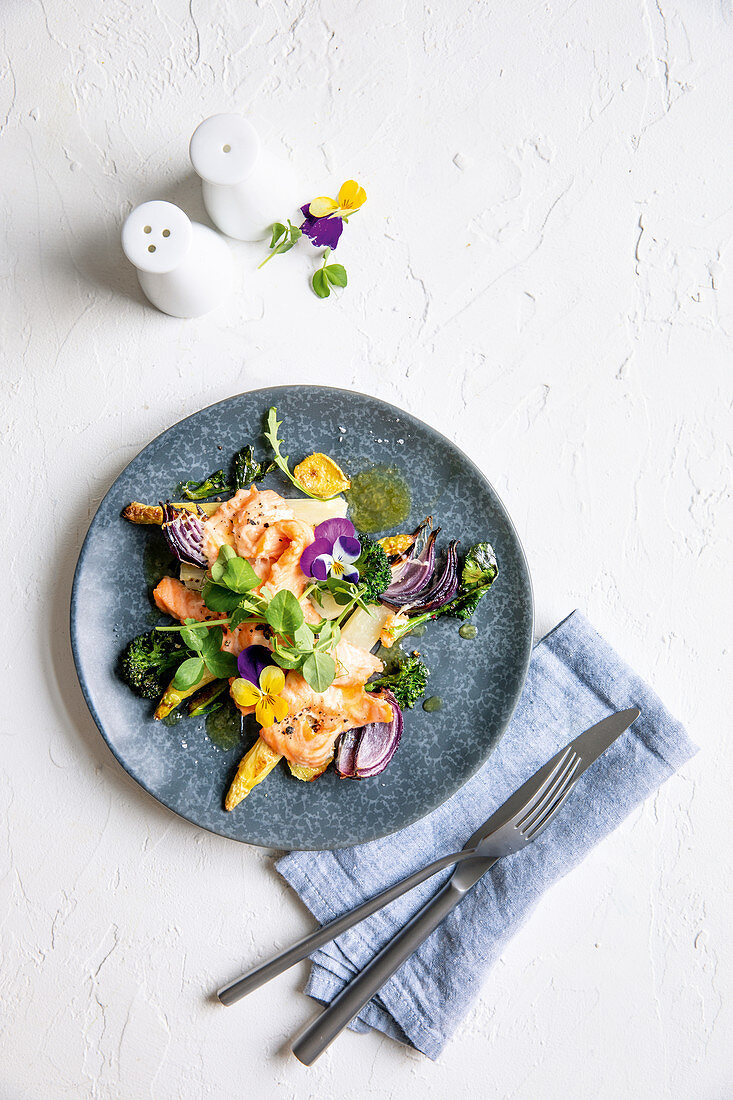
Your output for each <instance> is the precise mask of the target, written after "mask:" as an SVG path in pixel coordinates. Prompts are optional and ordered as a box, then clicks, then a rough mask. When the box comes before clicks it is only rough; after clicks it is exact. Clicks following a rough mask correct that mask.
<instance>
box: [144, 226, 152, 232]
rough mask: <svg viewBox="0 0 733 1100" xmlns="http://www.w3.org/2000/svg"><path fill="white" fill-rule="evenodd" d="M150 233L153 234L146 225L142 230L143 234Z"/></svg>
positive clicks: (150, 228) (150, 227)
mask: <svg viewBox="0 0 733 1100" xmlns="http://www.w3.org/2000/svg"><path fill="white" fill-rule="evenodd" d="M152 232H153V229H152V226H150V225H146V226H145V228H144V229H143V233H152Z"/></svg>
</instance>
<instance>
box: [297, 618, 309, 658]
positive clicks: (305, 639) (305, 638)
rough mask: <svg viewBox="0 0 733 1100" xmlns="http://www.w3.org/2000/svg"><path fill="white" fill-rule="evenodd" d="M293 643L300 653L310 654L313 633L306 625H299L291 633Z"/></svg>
mask: <svg viewBox="0 0 733 1100" xmlns="http://www.w3.org/2000/svg"><path fill="white" fill-rule="evenodd" d="M293 641H294V642H295V644H296V646H297V647H298V649H299V650H300V651H301V652H303V651H305V652H306V653H310V651H311V650H312V649H313V631H312V630H311V629H310V628H309V627H308V625H307V624H306V623H301V624H300V626H299V627H298V628H297V630H294V631H293Z"/></svg>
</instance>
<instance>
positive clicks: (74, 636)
mask: <svg viewBox="0 0 733 1100" xmlns="http://www.w3.org/2000/svg"><path fill="white" fill-rule="evenodd" d="M301 385H302V387H303V388H304V389H306V388H307V389H310V390H322V391H324V392H328V393H332V394H335V395H343V396H344V397H345V398H346V399H348V397H350V396H352V395H353V396H356V397H362V398H366V399H367V400H368V401H373V402H375V403H376V404H378V405H381V406H383V407H384V408H385V409H386V410H388V411H389V412H391V413H395V414H399V416H405V417H407V418H409V419H410V420H412V421H414V422H415V423H416V424H419V425H420V427H422V428H424V429H426V430H427V431H428V432H432V433H433V434H434V435H436V436H438V437H439V438H440V439H441V440H443V441H444V443H445V444H446V445H447V446H448V447H450V448H451V449H452V450H454V451H455V452H456V454H457V455H458V456H459V457H460V458H461V460H462V461H463V462H465V463H466V465H467V466H469V467H470V468H471V469H472V470H473V471H474V473H475V474H477V475H478V477H479V478H480V479H481V480H482V481H484V482H485V483H486V485H487V486H488V488H489V489H490V491H491V493H492V494H493V496H494V499H495V501H496V506H497V508H498V510H499V511H500V512H501V514H502V518H503V520H504V522H505V524H506V526H507V529H508V531H509V532H510V533H511V535H512V537H513V539H514V541H515V544H516V548H517V552H518V556H519V559H520V561H521V564H522V566H523V571H524V575H525V577H526V581H527V592H526V596H527V602H528V612H529V613H528V623H527V631H526V637H525V638H524V639H523V641H524V647H523V650H522V652H521V653H519V654H518V661H519V664H520V675H519V676H518V678H517V685H516V688H515V692H514V699H513V701H512V704H511V707H510V709H509V712H508V714H507V716H506V718H505V720H504V721H503V722H502V723H501V724H500V726H499V727H498V729H497V732H496V735H495V737H494V740H493V742H492V743H491V745H490V746H489V748H488V751H487V753H486V755H485V756H484V757H483V759H481V760H480V761H479V762H478V763H477V765H476V767H475V768H474V769H473V770H472V771H471V772H470V773H465V772H464V773H463V775H462V777H461V782H460V783H458V784H457V785H456V787H455V788H454V790H453V791H452V792H451V793H450V794H449V795H447V796H446V797H445V798H439V799H438V800H437V801H436V802H435V803H434V804H432V805H430V806H429V807H427V808H426V809H424V810H423V811H421V812H420V813H418V814H416V815H415V816H414V817H411V818H408V819H407V820H405V821H403V822H400V823H399V825H397V826H396V827H395V828H394V829H387V830H385V831H383V832H379V833H376V834H374V835H373V836H370V837H369V838H368V839H367V840H365V841H361V842H359V843H370V842H371V841H373V840H381V839H382V838H383V837H385V836H391V835H393V834H394V833H397V832H400V831H401V830H402V829H406V828H409V826H410V825H414V823H415V822H416V821H421V820H422V819H423V818H425V817H427V816H428V815H429V814H431V813H432V812H433V810H436V809H437V808H438V806H440V805H442V804H443V803H444V802H446V801H448V799H449V798H452V797H453V795H454V794H455V793H456V792H457V791H459V790H460V789H461V788H462V787H464V786H465V785H466V783H468V782H469V781H470V780H471V779H472V778H473V776H474V775H476V773H477V772H478V771H480V770H481V768H482V767H483V766H484V764H485V763H486V761H487V760H488V758H489V757H490V756H491V754H492V752H493V751H494V749H495V748H496V746H497V745H498V743H499V741H500V740H501V738H502V737H503V736H504V733H505V731H506V728H507V726H508V725H509V722H510V721H511V719H512V716H513V714H514V711H515V710H516V707H517V704H518V702H519V699H520V696H521V694H522V690H523V688H524V683H525V680H526V678H527V670H528V668H529V661H530V657H531V653H532V645H533V638H534V621H535V611H534V589H533V586H532V575H531V573H530V571H529V565H528V562H527V555H526V554H525V551H524V547H523V545H522V541H521V539H520V538H519V534H518V533H517V529H516V527H515V526H514V523H513V522H512V519H511V517H510V515H509V513H508V511H507V509H506V507H505V506H504V502H503V501H502V499H501V497H500V496H499V494H498V493H497V491H496V489H495V488H494V486H493V485H492V484H491V482H490V481H489V479H488V478H487V477H486V475H485V474H484V473H483V471H482V470H481V469H480V468H479V467H478V466H477V465H476V463H475V462H474V461H473V459H471V458H469V456H468V455H467V454H466V453H465V451H463V450H462V449H461V448H460V447H459V446H458V445H457V444H456V443H454V442H453V441H452V440H451V439H449V438H448V437H447V436H445V435H443V433H442V432H439V431H438V430H437V428H434V427H433V426H432V425H431V424H428V423H426V422H425V421H424V420H421V419H420V418H419V417H417V416H415V415H414V414H413V413H410V412H407V410H405V409H402V408H400V407H399V406H398V405H393V404H391V402H389V401H384V400H383V399H382V398H379V397H374V396H373V395H372V394H368V393H362V392H361V391H360V390H346V389H342V388H340V387H336V386H318V385H312V384H310V383H309V384H308V385H307V386H306V385H305V384H302V383H301V384H299V383H291V384H290V385H280V386H264V387H259V388H257V389H254V390H243V391H242V392H240V393H237V394H231V395H230V396H229V397H225V398H223V399H222V400H221V401H214V402H212V403H211V404H210V405H204V406H203V407H202V408H200V409H197V410H196V411H195V412H193V413H189V415H188V416H184V417H183V418H182V419H181V420H177V421H176V422H175V423H173V424H170V425H169V426H168V427H167V428H164V429H163V431H161V432H159V433H158V434H157V435H156V436H154V437H153V439H151V440H150V442H149V443H147V444H146V445H145V446H144V447H143V448H142V450H140V451H138V452H137V454H135V455H134V456H133V457H132V458H131V459H130V461H129V462H128V463H126V465H125V466H124V467H123V468H122V470H120V472H119V473H118V474H117V476H116V477H115V479H114V481H113V482H112V484H111V485H110V487H109V489H108V490H107V492H106V493H105V494H104V496H103V497H102V499H101V500H100V502H99V504H98V505H97V508H96V509H95V511H94V515H93V516H92V518H91V520H90V522H89V527H88V528H87V533H86V535H85V536H84V541H83V542H82V546H81V550H80V551H79V557H78V560H77V563H76V568H75V569H74V580H73V582H72V586H71V600H70V606H69V632H70V637H71V651H72V654H73V657H74V666H75V668H76V675H77V678H78V680H79V686H80V687H81V691H82V694H83V696H84V701H85V702H86V704H87V707H88V708H89V713H90V714H91V716H92V718H93V719H94V723H95V725H96V726H97V729H98V730H99V732H100V733H101V735H102V737H103V739H104V741H105V743H106V745H107V747H108V748H109V750H110V752H111V753H112V755H113V756H114V758H115V759H116V760H117V762H118V764H119V765H120V767H121V768H123V770H124V771H125V772H126V773H127V774H128V775H129V776H130V777H131V778H132V779H134V780H135V782H136V783H137V784H138V785H139V786H140V787H141V788H142V789H143V790H144V791H145V793H146V794H147V795H149V796H150V797H151V798H153V799H155V801H156V802H158V803H159V804H160V805H162V806H165V807H166V809H167V810H170V812H171V813H173V814H175V815H176V817H179V818H181V819H182V820H183V821H187V822H189V823H190V824H191V825H195V826H196V827H197V828H199V829H203V830H204V832H208V833H212V834H213V835H214V836H220V837H222V838H223V839H225V840H232V841H234V842H235V843H240V844H251V845H253V846H254V847H257V848H268V849H275V850H279V846H278V845H273V844H265V843H264V842H263V841H259V840H246V839H244V838H239V837H232V836H228V835H227V834H226V833H221V832H219V831H218V830H216V829H212V828H209V827H208V826H207V825H202V824H201V823H200V822H198V821H196V820H194V818H192V817H188V816H187V815H186V814H184V813H181V811H180V810H178V809H176V808H175V807H174V806H172V805H171V804H170V803H169V802H168V801H166V800H165V799H163V798H161V797H159V796H158V795H157V794H154V793H153V792H152V791H151V790H150V789H149V787H148V786H147V784H146V782H145V780H144V779H143V778H142V777H141V776H140V775H139V774H137V771H136V769H135V768H134V767H133V766H131V765H130V764H129V763H128V762H127V761H125V760H124V759H123V758H122V756H121V755H120V754H119V752H118V751H117V750H116V748H115V746H114V744H113V743H112V742H111V741H110V739H109V738H108V736H107V733H106V731H105V728H104V724H103V722H102V719H101V717H100V715H99V713H98V711H97V708H96V706H95V704H94V701H93V699H92V695H91V691H90V689H89V687H88V684H87V678H86V675H85V673H84V671H83V669H82V667H81V666H82V658H81V653H80V646H79V639H78V634H79V623H78V621H77V614H76V612H77V604H78V594H77V586H78V585H79V583H80V579H81V575H82V572H83V569H84V560H85V557H86V554H87V551H88V548H89V544H90V538H91V536H92V534H93V528H94V523H95V520H96V518H97V514H98V513H99V512H100V511H101V509H102V508H103V507H104V505H105V504H106V502H107V500H108V499H109V498H110V497H111V496H112V495H113V493H114V492H115V489H116V486H117V483H118V481H119V480H120V479H121V478H122V477H123V476H124V475H125V473H126V472H127V470H128V469H129V467H130V466H132V464H133V463H134V462H136V461H137V460H138V459H139V458H140V457H141V456H142V455H144V454H145V453H146V452H147V451H148V450H150V448H152V447H154V446H155V444H156V443H157V442H158V440H159V439H160V438H161V436H164V435H165V434H166V433H167V432H169V431H171V429H173V428H178V427H181V426H182V425H184V424H186V423H187V421H189V420H193V419H194V418H195V417H197V416H198V415H199V414H200V413H203V412H207V411H209V410H211V409H215V408H217V407H218V406H220V405H228V404H229V403H230V402H231V401H236V400H239V399H240V398H244V397H248V398H257V399H263V400H265V401H268V402H269V404H276V401H274V400H271V399H270V397H269V396H268V395H272V396H273V397H276V395H277V394H278V393H282V392H284V391H292V390H293V389H297V388H300V386H301ZM263 407H264V406H263ZM350 846H353V844H352V842H349V843H347V844H343V845H336V844H334V845H333V846H332V848H333V849H336V848H339V847H350ZM321 850H323V849H322V848H313V847H311V848H309V847H308V846H306V845H303V846H301V847H299V848H298V851H321Z"/></svg>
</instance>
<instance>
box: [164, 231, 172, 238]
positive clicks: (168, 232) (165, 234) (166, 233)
mask: <svg viewBox="0 0 733 1100" xmlns="http://www.w3.org/2000/svg"><path fill="white" fill-rule="evenodd" d="M170 235H171V231H170V229H164V230H163V236H164V237H170Z"/></svg>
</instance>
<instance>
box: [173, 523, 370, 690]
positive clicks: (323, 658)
mask: <svg viewBox="0 0 733 1100" xmlns="http://www.w3.org/2000/svg"><path fill="white" fill-rule="evenodd" d="M261 584H262V581H261V580H260V578H259V577H258V576H257V574H256V573H255V571H254V569H253V568H252V566H251V564H250V563H249V562H248V561H247V560H246V559H245V558H240V557H237V555H236V553H235V552H234V550H233V549H232V548H231V546H227V545H226V544H225V545H223V546H221V547H220V548H219V555H218V557H217V560H216V561H215V562H214V564H213V566H212V568H211V578H210V579H207V581H206V582H205V584H204V587H203V590H202V593H201V594H202V596H203V600H204V603H205V604H206V606H207V608H208V609H209V611H214V612H216V613H218V614H222V613H223V614H224V615H225V617H224V618H219V619H210V620H208V621H205V622H197V621H196V620H195V619H186V621H185V623H184V624H183V625H181V626H159V627H157V628H156V629H157V630H164V631H178V632H179V633H180V635H181V640H182V641H183V642H184V643H185V645H186V646H187V647H188V649H189V650H191V651H192V656H190V657H187V658H186V659H185V660H184V661H183V662H182V664H181V665H180V666H179V668H178V671H177V672H176V675H175V677H174V680H173V684H174V687H175V688H176V689H177V690H186V689H188V688H191V687H193V686H195V685H196V684H197V683H199V681H200V680H201V679H202V678H203V676H204V673H205V672H206V671H208V672H209V673H210V674H211V675H212V676H215V677H216V678H217V679H218V678H222V679H225V678H229V677H232V676H236V675H237V662H236V658H235V657H234V656H233V655H232V654H231V653H226V652H223V651H222V650H221V644H222V641H223V627H225V626H228V627H229V629H230V630H236V628H237V627H238V626H241V625H242V624H243V623H253V624H254V623H258V624H261V625H262V626H263V627H266V628H269V631H270V642H271V645H272V659H273V661H274V662H275V664H277V665H279V666H280V668H282V669H286V670H290V669H295V670H297V671H298V672H300V673H301V675H302V676H303V679H304V680H305V681H306V683H307V684H308V685H309V686H310V687H311V688H313V690H314V691H318V692H323V691H326V689H327V688H329V687H330V686H331V684H332V683H333V681H334V680H335V678H336V674H337V667H336V660H335V658H334V656H333V652H332V651H333V650H334V649H335V647H336V646H337V645H338V643H339V640H340V638H341V624H342V622H343V621H344V619H345V618H346V616H347V615H348V614H349V613H350V612H351V611H352V610H353V609H354V608H355V607H356V606H360V607H365V608H366V607H367V605H366V604H365V603H364V601H363V599H362V597H361V594H360V591H359V588H358V586H357V585H355V584H350V583H349V582H347V581H344V580H339V579H337V578H331V579H330V580H328V581H325V582H322V583H321V582H314V583H313V584H312V585H310V587H309V588H308V589H306V592H305V593H304V595H310V594H311V593H312V592H315V593H316V600H317V601H318V602H319V603H320V602H321V599H322V597H321V593H322V592H324V591H328V592H330V593H331V595H332V596H333V599H334V600H335V602H336V603H337V604H338V605H339V607H341V608H342V610H341V611H340V613H339V614H338V616H337V617H336V618H335V619H325V618H322V619H320V620H319V621H318V622H317V623H306V621H305V616H304V614H303V608H302V607H301V605H300V602H299V601H298V599H297V597H296V596H295V595H294V594H293V593H292V592H290V591H289V590H288V589H281V590H280V591H279V592H276V593H275V594H274V595H273V596H269V595H260V594H258V593H256V592H255V591H254V589H255V588H258V587H259V586H260V585H261ZM367 610H368V608H367Z"/></svg>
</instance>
